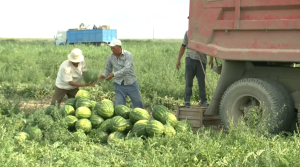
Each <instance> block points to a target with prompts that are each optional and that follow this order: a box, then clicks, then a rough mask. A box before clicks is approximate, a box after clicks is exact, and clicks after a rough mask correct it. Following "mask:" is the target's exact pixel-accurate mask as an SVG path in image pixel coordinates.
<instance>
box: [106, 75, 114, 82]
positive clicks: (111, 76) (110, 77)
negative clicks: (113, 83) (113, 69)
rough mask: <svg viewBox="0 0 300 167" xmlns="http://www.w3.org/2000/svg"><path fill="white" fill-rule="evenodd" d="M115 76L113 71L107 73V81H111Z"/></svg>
mask: <svg viewBox="0 0 300 167" xmlns="http://www.w3.org/2000/svg"><path fill="white" fill-rule="evenodd" d="M113 77H114V74H113V73H108V74H107V78H106V80H107V81H110V80H111V79H112V78H113Z"/></svg>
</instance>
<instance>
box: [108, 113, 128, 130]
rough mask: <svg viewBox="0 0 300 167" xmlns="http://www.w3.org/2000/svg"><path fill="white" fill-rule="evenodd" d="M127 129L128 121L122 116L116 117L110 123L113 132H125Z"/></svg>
mask: <svg viewBox="0 0 300 167" xmlns="http://www.w3.org/2000/svg"><path fill="white" fill-rule="evenodd" d="M126 127H127V121H126V119H124V118H123V117H121V116H115V117H113V118H112V119H111V121H110V128H111V131H112V132H123V131H124V130H125V129H126Z"/></svg>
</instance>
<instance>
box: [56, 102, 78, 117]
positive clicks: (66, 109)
mask: <svg viewBox="0 0 300 167" xmlns="http://www.w3.org/2000/svg"><path fill="white" fill-rule="evenodd" d="M59 110H60V113H61V115H62V116H63V117H64V116H67V115H75V110H74V107H72V106H71V105H65V106H63V107H62V108H60V109H59Z"/></svg>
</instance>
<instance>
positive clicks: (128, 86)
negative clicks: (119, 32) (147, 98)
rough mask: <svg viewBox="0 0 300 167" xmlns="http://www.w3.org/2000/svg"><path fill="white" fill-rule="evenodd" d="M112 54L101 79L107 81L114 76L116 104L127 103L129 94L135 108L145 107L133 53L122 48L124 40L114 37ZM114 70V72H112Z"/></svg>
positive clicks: (111, 46) (111, 44)
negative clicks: (134, 68)
mask: <svg viewBox="0 0 300 167" xmlns="http://www.w3.org/2000/svg"><path fill="white" fill-rule="evenodd" d="M109 46H110V48H111V51H112V54H111V55H109V56H108V59H107V62H106V67H105V69H104V71H103V75H101V76H100V77H99V81H100V82H101V81H103V80H104V79H106V80H107V81H109V80H111V79H112V78H114V83H113V84H114V90H115V101H116V102H115V104H116V106H117V105H126V97H127V96H129V97H130V99H131V101H132V105H133V108H143V103H142V97H141V94H140V91H139V84H138V82H137V79H136V76H135V74H134V70H133V57H132V54H131V53H130V52H128V51H126V50H123V49H122V42H121V41H120V40H118V39H114V40H112V41H111V43H110V44H109ZM113 70H114V72H112V71H113Z"/></svg>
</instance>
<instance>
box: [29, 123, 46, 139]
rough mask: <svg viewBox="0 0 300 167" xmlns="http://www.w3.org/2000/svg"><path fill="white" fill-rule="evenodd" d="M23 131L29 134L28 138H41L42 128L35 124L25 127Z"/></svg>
mask: <svg viewBox="0 0 300 167" xmlns="http://www.w3.org/2000/svg"><path fill="white" fill-rule="evenodd" d="M25 132H26V133H27V134H28V135H29V140H36V141H40V140H42V137H43V133H42V130H41V129H40V128H38V127H36V126H30V127H28V128H26V129H25Z"/></svg>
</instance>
